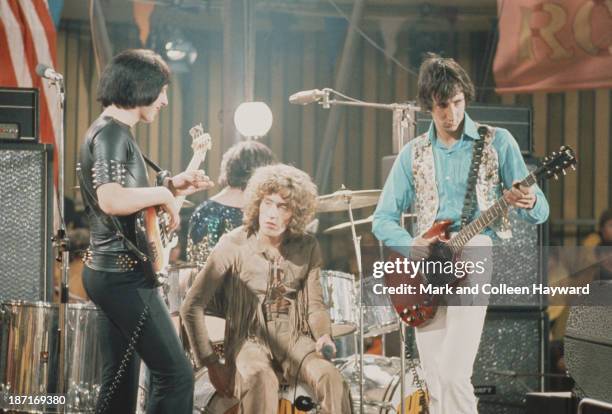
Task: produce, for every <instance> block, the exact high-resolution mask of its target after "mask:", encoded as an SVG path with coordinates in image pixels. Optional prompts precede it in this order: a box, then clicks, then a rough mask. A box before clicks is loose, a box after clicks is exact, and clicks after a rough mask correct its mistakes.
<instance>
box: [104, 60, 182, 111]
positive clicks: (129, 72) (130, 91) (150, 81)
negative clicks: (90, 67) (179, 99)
mask: <svg viewBox="0 0 612 414" xmlns="http://www.w3.org/2000/svg"><path fill="white" fill-rule="evenodd" d="M169 83H170V69H168V65H166V62H164V60H163V59H162V58H161V56H159V55H158V54H157V53H155V52H153V51H152V50H147V49H130V50H125V51H123V52H121V53H119V54H118V55H116V56H115V57H114V58H113V60H111V62H110V63H109V64H108V65H106V67H105V68H104V71H103V72H102V76H100V82H99V83H98V101H99V102H100V103H102V105H103V106H104V107H107V106H109V105H113V104H114V105H116V106H118V107H119V108H123V109H132V108H136V107H138V106H147V105H151V104H152V103H153V102H154V101H155V99H157V97H158V96H159V93H160V92H161V90H162V88H163V87H164V85H167V84H169Z"/></svg>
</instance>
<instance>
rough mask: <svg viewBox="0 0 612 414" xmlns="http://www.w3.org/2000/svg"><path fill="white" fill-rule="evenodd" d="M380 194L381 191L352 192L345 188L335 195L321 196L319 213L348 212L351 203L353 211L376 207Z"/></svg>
mask: <svg viewBox="0 0 612 414" xmlns="http://www.w3.org/2000/svg"><path fill="white" fill-rule="evenodd" d="M380 193H381V190H359V191H351V190H347V189H344V188H343V189H341V190H338V191H336V192H335V193H332V194H327V195H324V196H319V198H318V200H319V205H318V207H317V213H332V212H335V211H346V210H348V206H349V201H350V203H351V208H353V209H356V208H364V207H371V206H375V205H376V203H378V198H379V197H380Z"/></svg>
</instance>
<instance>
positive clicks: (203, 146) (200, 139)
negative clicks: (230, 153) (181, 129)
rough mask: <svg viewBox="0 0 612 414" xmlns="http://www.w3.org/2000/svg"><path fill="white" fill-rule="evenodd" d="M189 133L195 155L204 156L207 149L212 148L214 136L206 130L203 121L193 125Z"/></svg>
mask: <svg viewBox="0 0 612 414" xmlns="http://www.w3.org/2000/svg"><path fill="white" fill-rule="evenodd" d="M189 135H191V139H192V142H191V148H192V149H193V153H194V155H199V156H200V157H204V155H206V151H208V150H209V149H211V148H212V138H211V137H210V135H209V134H208V133H206V132H204V128H203V127H202V124H201V123H200V124H197V125H195V126H194V127H192V128H191V129H190V130H189Z"/></svg>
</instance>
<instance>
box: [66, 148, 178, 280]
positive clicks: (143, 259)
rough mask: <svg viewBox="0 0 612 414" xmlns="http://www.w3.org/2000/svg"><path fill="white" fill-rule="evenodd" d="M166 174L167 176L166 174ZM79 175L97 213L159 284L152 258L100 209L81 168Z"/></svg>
mask: <svg viewBox="0 0 612 414" xmlns="http://www.w3.org/2000/svg"><path fill="white" fill-rule="evenodd" d="M142 157H143V158H144V160H145V161H146V163H147V164H148V165H149V166H150V167H151V168H152V169H153V170H154V171H155V172H156V173H158V174H162V175H163V176H164V177H165V176H169V175H170V172H169V171H166V170H162V169H161V168H160V167H159V166H158V165H157V164H156V163H155V162H153V161H152V160H151V159H150V158H149V157H147V156H146V155H144V154H142ZM164 173H166V174H164ZM77 175H78V177H79V179H80V180H81V183H83V185H82V188H83V190H84V191H85V192H86V193H87V195H88V196H89V198H90V199H91V200H92V207H94V208H95V209H96V212H97V213H98V214H100V215H102V216H103V217H106V218H107V219H108V221H109V222H110V223H111V224H112V225H113V227H114V228H115V233H116V235H117V236H118V237H119V238H120V239H121V240H122V241H123V243H124V245H125V246H126V247H127V249H128V250H129V251H130V252H132V253H133V254H134V255H135V256H136V257H138V259H139V260H140V261H141V263H142V265H143V268H144V271H145V273H146V274H148V275H151V276H153V280H155V281H156V283H158V281H157V278H156V277H154V275H155V272H154V271H153V267H152V265H151V259H150V257H149V256H148V255H147V254H146V253H144V252H143V251H142V250H141V249H139V248H138V246H136V245H135V244H134V243H132V241H131V240H130V239H129V238H127V237H126V236H125V234H123V229H122V228H121V223H120V222H119V219H118V218H117V217H115V216H112V215H109V214H106V213H105V212H104V211H102V209H101V208H100V205H99V204H98V199H97V197H95V196H94V194H93V193H92V191H91V189H90V188H89V187H88V186H87V185H85V179H84V177H83V172H82V171H81V169H80V168H77ZM164 177H161V182H163V178H164ZM157 181H158V184H159V182H160V177H158V180H157ZM140 219H141V218H140V217H138V218H136V220H140ZM136 233H137V234H136V237H138V231H137V232H136Z"/></svg>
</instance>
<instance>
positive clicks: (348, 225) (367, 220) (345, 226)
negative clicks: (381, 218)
mask: <svg viewBox="0 0 612 414" xmlns="http://www.w3.org/2000/svg"><path fill="white" fill-rule="evenodd" d="M403 216H404V218H410V217H416V214H411V213H404V214H403ZM373 221H374V215H373V214H372V215H370V216H369V217H366V218H364V219H359V220H355V227H356V226H359V225H361V224H368V223H372V222H373ZM350 228H351V222H350V221H345V222H344V223H340V224H336V225H335V226H331V227H328V228H326V229H325V230H324V231H323V233H325V234H329V233H336V232H338V231H341V230H346V229H350Z"/></svg>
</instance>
